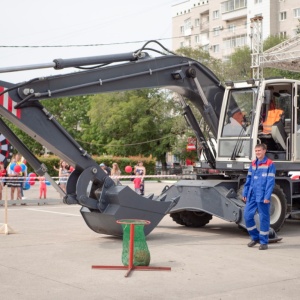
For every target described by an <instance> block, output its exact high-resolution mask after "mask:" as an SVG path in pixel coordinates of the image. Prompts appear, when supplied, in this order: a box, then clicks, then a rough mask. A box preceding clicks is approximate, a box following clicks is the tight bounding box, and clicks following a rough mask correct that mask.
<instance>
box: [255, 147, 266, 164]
mask: <svg viewBox="0 0 300 300" xmlns="http://www.w3.org/2000/svg"><path fill="white" fill-rule="evenodd" d="M266 151H267V146H266V144H257V145H256V146H255V155H256V157H257V159H258V160H262V159H263V158H264V157H265V155H266Z"/></svg>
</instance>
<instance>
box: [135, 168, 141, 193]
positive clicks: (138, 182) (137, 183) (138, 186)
mask: <svg viewBox="0 0 300 300" xmlns="http://www.w3.org/2000/svg"><path fill="white" fill-rule="evenodd" d="M135 175H136V177H135V178H134V179H133V184H134V190H135V192H136V193H138V194H139V195H140V194H141V183H142V178H141V176H140V172H139V171H137V172H136V173H135Z"/></svg>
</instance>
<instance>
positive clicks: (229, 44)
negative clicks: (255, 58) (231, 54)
mask: <svg viewBox="0 0 300 300" xmlns="http://www.w3.org/2000/svg"><path fill="white" fill-rule="evenodd" d="M224 42H225V43H224V44H225V48H227V49H229V48H236V47H242V46H245V45H246V43H247V38H246V35H240V36H235V37H232V38H229V39H226V40H224Z"/></svg>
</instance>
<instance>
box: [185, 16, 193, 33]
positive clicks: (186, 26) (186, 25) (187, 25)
mask: <svg viewBox="0 0 300 300" xmlns="http://www.w3.org/2000/svg"><path fill="white" fill-rule="evenodd" d="M191 27H192V23H191V18H188V19H186V20H184V30H188V29H190V28H191Z"/></svg>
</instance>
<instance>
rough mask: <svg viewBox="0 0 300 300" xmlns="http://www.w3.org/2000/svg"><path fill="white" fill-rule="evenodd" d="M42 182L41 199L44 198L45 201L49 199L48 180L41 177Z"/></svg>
mask: <svg viewBox="0 0 300 300" xmlns="http://www.w3.org/2000/svg"><path fill="white" fill-rule="evenodd" d="M39 182H40V197H39V198H40V199H42V197H43V196H44V199H46V198H47V184H46V178H45V177H44V176H42V177H39Z"/></svg>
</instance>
